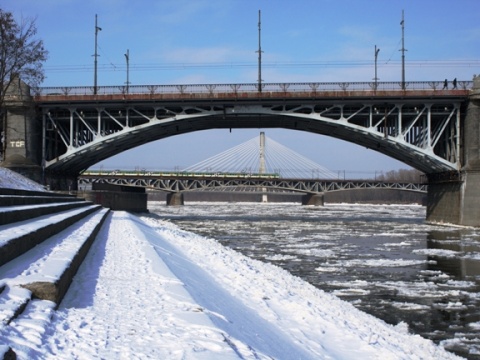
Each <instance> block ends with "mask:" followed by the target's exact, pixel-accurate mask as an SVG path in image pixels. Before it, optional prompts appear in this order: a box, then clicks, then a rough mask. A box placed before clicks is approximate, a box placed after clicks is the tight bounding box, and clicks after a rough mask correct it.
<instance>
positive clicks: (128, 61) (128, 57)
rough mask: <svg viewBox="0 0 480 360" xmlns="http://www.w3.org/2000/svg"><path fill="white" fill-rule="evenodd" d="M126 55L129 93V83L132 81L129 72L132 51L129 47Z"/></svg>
mask: <svg viewBox="0 0 480 360" xmlns="http://www.w3.org/2000/svg"><path fill="white" fill-rule="evenodd" d="M124 55H125V59H126V60H127V94H128V90H129V89H128V88H129V85H130V81H129V72H130V52H129V50H128V49H127V53H126V54H124Z"/></svg>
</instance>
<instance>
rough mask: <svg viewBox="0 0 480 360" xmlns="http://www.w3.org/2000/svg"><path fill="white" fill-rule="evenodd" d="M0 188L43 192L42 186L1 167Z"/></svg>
mask: <svg viewBox="0 0 480 360" xmlns="http://www.w3.org/2000/svg"><path fill="white" fill-rule="evenodd" d="M0 188H7V189H19V190H31V191H45V188H44V187H43V186H42V185H40V184H38V183H36V182H35V181H32V180H30V179H28V178H26V177H24V176H22V175H19V174H18V173H16V172H14V171H11V170H8V169H6V168H3V167H0Z"/></svg>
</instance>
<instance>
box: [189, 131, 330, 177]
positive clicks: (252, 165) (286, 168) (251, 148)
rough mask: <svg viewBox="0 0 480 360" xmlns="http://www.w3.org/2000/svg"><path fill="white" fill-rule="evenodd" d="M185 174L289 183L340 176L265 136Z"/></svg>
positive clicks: (241, 145) (204, 161) (204, 162)
mask: <svg viewBox="0 0 480 360" xmlns="http://www.w3.org/2000/svg"><path fill="white" fill-rule="evenodd" d="M182 171H185V172H199V173H202V172H208V173H212V172H218V173H244V174H278V175H279V176H280V177H282V178H287V179H311V178H315V179H325V180H327V179H336V178H337V177H338V174H336V173H334V172H332V171H330V170H328V169H327V168H325V167H323V166H322V165H320V164H317V163H316V162H314V161H312V160H310V159H308V158H306V157H305V156H303V155H300V154H299V153H297V152H295V151H294V150H292V149H290V148H288V147H286V146H284V145H282V144H280V143H278V142H276V141H275V140H272V139H271V138H269V137H267V136H265V133H264V132H261V133H260V135H259V136H256V137H254V138H252V139H250V140H248V141H246V142H244V143H242V144H240V145H237V146H234V147H232V148H230V149H228V150H226V151H223V152H221V153H220V154H217V155H214V156H212V157H210V158H208V159H206V160H203V161H201V162H199V163H197V164H194V165H192V166H189V167H188V168H185V169H183V170H182Z"/></svg>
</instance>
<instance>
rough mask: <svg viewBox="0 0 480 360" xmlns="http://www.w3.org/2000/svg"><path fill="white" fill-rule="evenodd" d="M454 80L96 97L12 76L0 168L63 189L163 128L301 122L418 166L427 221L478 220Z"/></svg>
mask: <svg viewBox="0 0 480 360" xmlns="http://www.w3.org/2000/svg"><path fill="white" fill-rule="evenodd" d="M458 84H459V87H458V88H455V89H448V90H447V89H445V90H444V89H441V88H440V87H441V83H440V82H435V81H432V82H407V83H405V84H402V83H394V82H392V83H377V84H375V83H371V82H369V83H302V84H296V83H295V84H294V83H291V84H284V83H276V84H265V83H264V84H261V88H259V87H258V85H257V84H210V85H178V86H145V87H133V86H130V87H129V88H128V91H127V88H125V87H99V88H97V93H96V94H94V93H93V88H91V87H90V88H88V87H82V88H76V87H63V88H40V89H37V90H35V92H34V93H33V96H31V92H30V89H28V87H26V86H25V85H24V84H22V83H21V82H20V81H19V83H18V86H16V87H15V86H14V87H11V89H10V90H9V96H7V98H6V103H7V110H8V113H7V119H6V121H7V126H6V129H7V133H6V138H7V139H8V140H7V142H6V148H5V161H4V166H5V165H7V166H9V167H11V168H15V167H16V168H22V167H23V169H26V168H28V166H31V167H32V168H34V167H35V166H37V167H39V168H40V173H41V174H42V175H45V177H44V178H45V179H46V181H48V182H49V184H50V185H51V186H52V188H62V187H63V188H68V181H70V182H73V181H76V177H77V176H78V174H79V173H80V172H81V171H83V170H85V169H87V168H89V167H90V166H91V165H93V164H95V163H97V162H99V161H101V160H103V159H106V158H108V157H110V156H112V155H115V154H117V153H119V152H122V151H125V150H128V149H131V148H133V147H136V146H139V145H142V144H145V143H147V142H150V141H154V140H158V139H162V138H166V137H168V136H172V135H177V134H183V133H188V132H192V131H199V130H206V129H219V128H224V129H229V128H230V129H231V128H285V129H291V130H300V131H309V132H312V133H316V134H323V135H327V136H331V137H335V138H338V139H342V140H346V141H349V142H353V143H356V144H358V145H361V146H365V147H367V148H370V149H373V150H376V151H378V152H381V153H383V154H385V155H387V156H390V157H393V158H395V159H397V160H400V161H402V162H404V163H405V164H408V165H410V166H412V167H414V168H416V169H418V170H420V171H422V172H424V173H426V174H427V176H428V180H429V187H428V206H427V219H428V220H430V221H440V222H450V223H454V224H460V225H474V226H480V205H479V204H480V150H479V149H480V127H479V125H478V124H479V123H480V110H479V109H480V107H479V105H478V102H479V101H480V77H476V78H474V81H473V82H470V81H460V82H458ZM39 120H40V121H39ZM39 124H41V126H39ZM39 149H41V152H39V151H38V150H39ZM32 171H33V170H32ZM70 185H71V184H70Z"/></svg>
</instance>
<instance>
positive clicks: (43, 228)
mask: <svg viewBox="0 0 480 360" xmlns="http://www.w3.org/2000/svg"><path fill="white" fill-rule="evenodd" d="M100 208H101V206H99V205H88V206H82V207H80V208H76V209H71V210H65V211H61V212H58V213H54V214H49V215H44V216H40V217H37V218H34V219H31V220H24V221H19V222H15V223H11V224H6V225H1V226H0V265H3V264H5V263H7V262H9V261H11V260H12V259H14V258H16V257H17V256H20V255H22V254H23V253H25V252H26V251H28V250H30V249H31V248H33V247H34V246H35V245H38V244H40V243H41V242H42V241H43V240H45V239H46V238H48V237H50V236H52V235H54V234H57V233H58V232H60V231H62V230H64V229H65V228H67V227H68V226H70V225H72V224H74V223H75V222H77V221H79V220H80V219H82V218H84V217H85V216H87V215H88V214H91V213H92V212H94V211H95V210H98V209H100Z"/></svg>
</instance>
